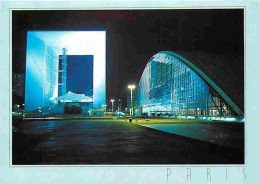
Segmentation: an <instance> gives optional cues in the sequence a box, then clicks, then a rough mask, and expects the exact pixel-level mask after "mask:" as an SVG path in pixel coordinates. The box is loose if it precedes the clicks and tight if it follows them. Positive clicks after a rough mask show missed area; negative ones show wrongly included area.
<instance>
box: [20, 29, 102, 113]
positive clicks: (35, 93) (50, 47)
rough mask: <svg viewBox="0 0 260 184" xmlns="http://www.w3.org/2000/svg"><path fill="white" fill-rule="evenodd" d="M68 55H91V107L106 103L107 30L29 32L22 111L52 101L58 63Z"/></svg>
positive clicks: (55, 93) (48, 104) (53, 100)
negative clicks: (23, 107) (65, 52)
mask: <svg viewBox="0 0 260 184" xmlns="http://www.w3.org/2000/svg"><path fill="white" fill-rule="evenodd" d="M63 48H66V50H67V55H93V106H94V108H99V107H100V106H102V105H103V104H105V103H106V31H105V30H99V31H28V32H27V51H26V77H25V111H32V110H35V109H37V108H38V106H42V107H47V106H51V105H54V104H55V99H56V98H57V97H58V62H59V56H60V55H62V54H63V53H62V52H63Z"/></svg>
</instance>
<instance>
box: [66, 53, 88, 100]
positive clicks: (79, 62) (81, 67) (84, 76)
mask: <svg viewBox="0 0 260 184" xmlns="http://www.w3.org/2000/svg"><path fill="white" fill-rule="evenodd" d="M67 58H68V59H67V91H72V92H73V93H78V94H85V95H87V96H91V97H92V95H93V55H68V56H67Z"/></svg>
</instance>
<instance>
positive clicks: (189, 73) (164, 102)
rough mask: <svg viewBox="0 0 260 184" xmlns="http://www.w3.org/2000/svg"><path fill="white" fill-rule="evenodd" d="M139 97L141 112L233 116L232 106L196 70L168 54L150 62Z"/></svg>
mask: <svg viewBox="0 0 260 184" xmlns="http://www.w3.org/2000/svg"><path fill="white" fill-rule="evenodd" d="M137 99H138V102H137V105H138V106H139V109H140V108H141V110H140V112H142V113H148V114H149V115H151V114H153V113H154V114H158V113H160V114H171V115H193V116H197V115H210V116H229V115H233V111H232V110H231V108H230V107H229V105H227V104H226V103H225V102H224V101H223V100H222V99H221V98H220V97H219V95H218V94H217V93H216V92H215V91H214V90H212V89H211V88H210V86H209V85H208V84H207V83H206V82H205V81H204V80H203V79H202V78H201V77H200V76H199V75H198V74H197V73H196V72H195V71H193V70H192V69H191V68H189V67H188V66H187V65H186V64H184V63H183V62H182V61H180V60H179V59H178V58H176V57H174V56H172V55H168V54H165V53H158V54H156V55H154V56H153V57H152V58H151V59H150V61H149V62H148V64H147V66H146V68H145V70H144V72H143V75H142V77H141V80H140V82H139V87H138V97H137Z"/></svg>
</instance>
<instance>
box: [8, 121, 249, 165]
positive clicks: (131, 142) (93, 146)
mask: <svg viewBox="0 0 260 184" xmlns="http://www.w3.org/2000/svg"><path fill="white" fill-rule="evenodd" d="M197 124H198V125H199V126H197V128H194V131H198V129H199V128H200V127H202V126H203V125H202V124H201V123H197ZM206 126H207V127H208V126H210V125H209V124H207V125H206ZM216 126H218V128H217V129H216ZM227 126H229V128H227ZM193 127H196V125H193ZM214 127H215V128H214V130H215V129H216V130H217V131H222V130H223V131H224V130H225V135H227V134H228V132H230V135H236V136H239V135H240V137H237V138H234V137H233V138H232V139H231V140H229V144H232V142H230V141H233V142H234V145H241V147H237V146H235V147H230V146H223V145H220V144H214V143H211V142H209V141H203V140H198V139H194V138H189V137H188V136H183V135H180V134H179V135H177V134H174V133H169V132H164V131H160V130H156V129H154V128H149V127H145V126H141V125H139V124H136V123H129V122H127V121H126V120H112V119H111V120H106V119H103V120H101V119H100V120H98V119H97V120H55V121H54V120H48V121H40V120H38V121H37V120H35V121H25V122H23V123H19V124H15V125H13V127H12V130H13V131H12V132H13V133H12V163H13V165H93V164H95V165H96V164H97V165H111V164H112V165H114V164H115V165H125V164H127V165H129V164H131V165H132V164H134V165H135V164H141V165H146V164H156V165H157V164H243V163H244V141H243V140H244V124H242V123H239V124H235V123H233V124H230V125H229V124H225V126H223V125H222V124H220V123H218V124H214ZM205 130H206V131H207V130H209V127H208V128H206V129H205ZM190 131H191V132H192V130H190ZM186 134H187V133H186ZM210 134H211V136H210V137H213V135H212V134H214V131H210ZM216 135H219V133H216ZM191 137H192V136H191ZM226 139H227V138H226Z"/></svg>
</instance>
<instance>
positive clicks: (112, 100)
mask: <svg viewBox="0 0 260 184" xmlns="http://www.w3.org/2000/svg"><path fill="white" fill-rule="evenodd" d="M110 101H111V102H112V112H114V109H113V102H114V101H115V100H114V99H111V100H110Z"/></svg>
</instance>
